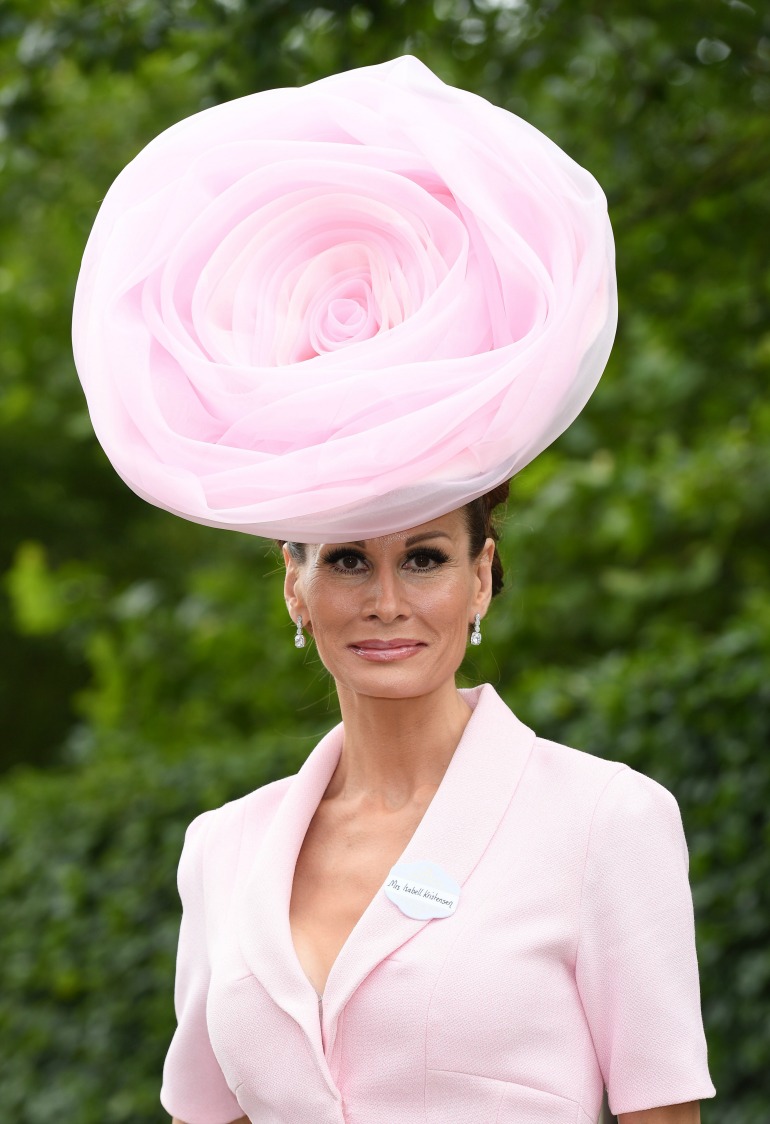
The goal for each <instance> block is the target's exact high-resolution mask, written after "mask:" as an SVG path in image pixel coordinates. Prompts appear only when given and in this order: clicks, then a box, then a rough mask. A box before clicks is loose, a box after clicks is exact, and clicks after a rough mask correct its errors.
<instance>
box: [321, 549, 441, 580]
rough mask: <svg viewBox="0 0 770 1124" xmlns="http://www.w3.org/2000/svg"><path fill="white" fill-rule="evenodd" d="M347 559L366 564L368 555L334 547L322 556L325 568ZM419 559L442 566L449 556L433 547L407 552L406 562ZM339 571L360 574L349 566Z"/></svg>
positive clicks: (424, 567)
mask: <svg viewBox="0 0 770 1124" xmlns="http://www.w3.org/2000/svg"><path fill="white" fill-rule="evenodd" d="M346 558H354V559H356V561H360V562H366V561H367V558H366V555H365V554H363V553H362V551H360V550H356V548H355V547H349V546H338V547H332V548H330V549H329V550H328V551H326V553H325V554H323V555H322V556H321V562H322V563H323V564H324V565H325V566H332V567H334V566H337V564H338V563H339V562H341V561H343V560H344V559H346ZM417 558H419V559H424V558H427V559H429V560H430V561H431V562H432V563H434V564H435V566H441V565H443V564H444V563H446V562H448V561H449V555H448V554H447V553H446V552H445V551H443V550H441V549H439V548H438V547H431V546H417V547H413V548H412V549H411V550H409V551H407V554H406V558H405V562H411V561H414V560H415V559H417ZM433 568H434V567H432V566H416V567H415V568H414V569H416V570H418V571H419V570H424V571H425V572H428V571H429V570H431V569H433ZM338 569H339V571H340V572H341V573H350V574H354V573H359V572H360V571H359V570H357V569H353V568H352V567H347V566H341V567H338Z"/></svg>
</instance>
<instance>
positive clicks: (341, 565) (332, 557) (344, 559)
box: [323, 550, 366, 574]
mask: <svg viewBox="0 0 770 1124" xmlns="http://www.w3.org/2000/svg"><path fill="white" fill-rule="evenodd" d="M323 561H324V562H325V563H326V565H327V566H331V568H332V569H333V570H337V571H338V572H339V571H342V572H343V573H345V574H358V573H361V572H362V571H363V570H364V568H365V564H366V563H365V559H364V558H363V556H362V555H360V554H351V553H350V552H349V551H347V550H333V551H330V552H329V554H327V555H326V557H325V558H324V559H323Z"/></svg>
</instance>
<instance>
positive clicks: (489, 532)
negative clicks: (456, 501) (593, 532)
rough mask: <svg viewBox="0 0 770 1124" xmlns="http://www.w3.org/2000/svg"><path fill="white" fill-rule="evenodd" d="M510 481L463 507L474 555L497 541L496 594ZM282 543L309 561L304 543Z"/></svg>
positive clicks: (295, 555)
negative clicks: (497, 514) (497, 519)
mask: <svg viewBox="0 0 770 1124" xmlns="http://www.w3.org/2000/svg"><path fill="white" fill-rule="evenodd" d="M510 483H511V482H510V480H504V481H503V483H502V484H498V485H497V487H496V488H493V489H492V491H491V492H487V493H486V494H485V495H483V496H479V497H478V499H475V500H471V502H470V503H466V505H465V506H464V507H463V508H462V509H461V510H462V511H463V512H464V513H465V522H466V526H467V528H468V534H469V536H470V556H471V558H477V557H478V556H479V554H481V551H482V550H483V548H484V543H485V542H486V541H487V539H494V540H495V555H494V558H493V559H492V596H493V597H494V596H495V594H496V593H499V592H500V590H501V589H502V588H503V563H502V561H501V560H500V552H499V551H498V549H497V543H498V541H499V538H500V532H499V531H498V529H497V527H496V526H495V523H494V520H493V513H494V511H495V508H497V507H499V506H500V505H501V504H504V503H507V502H508V489H509V487H510ZM278 545H279V546H284V545H286V546H287V547H288V548H289V554H290V555H291V556H292V558H293V559H294V561H295V562H299V563H302V562H304V561H305V558H306V554H305V544H304V543H302V542H286V543H285V544H284V540H283V539H279V540H278Z"/></svg>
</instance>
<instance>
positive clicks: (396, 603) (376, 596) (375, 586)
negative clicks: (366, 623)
mask: <svg viewBox="0 0 770 1124" xmlns="http://www.w3.org/2000/svg"><path fill="white" fill-rule="evenodd" d="M365 608H366V613H367V615H368V616H373V617H379V618H380V620H383V621H391V620H397V619H398V618H399V617H406V616H408V615H409V605H408V602H407V600H406V596H405V590H404V588H403V583H402V582H401V581H400V580H399V577H398V575H397V574H395V573H393V571H392V570H390V569H383V570H381V571H379V572H378V573H377V574H376V575H375V577H374V581H373V582H372V583H371V585H370V586H369V589H368V600H367V603H366V606H365Z"/></svg>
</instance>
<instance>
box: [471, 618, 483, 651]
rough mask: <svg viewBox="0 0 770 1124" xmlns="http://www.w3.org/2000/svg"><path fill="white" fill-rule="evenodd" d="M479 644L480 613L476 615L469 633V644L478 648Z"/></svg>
mask: <svg viewBox="0 0 770 1124" xmlns="http://www.w3.org/2000/svg"><path fill="white" fill-rule="evenodd" d="M480 643H481V613H476V617H475V619H474V621H473V632H472V633H471V644H474V645H476V646H478V645H479V644H480Z"/></svg>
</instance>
